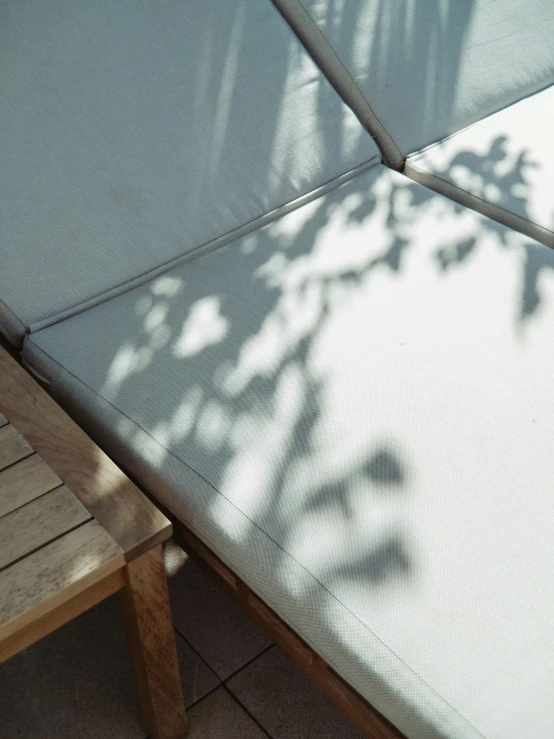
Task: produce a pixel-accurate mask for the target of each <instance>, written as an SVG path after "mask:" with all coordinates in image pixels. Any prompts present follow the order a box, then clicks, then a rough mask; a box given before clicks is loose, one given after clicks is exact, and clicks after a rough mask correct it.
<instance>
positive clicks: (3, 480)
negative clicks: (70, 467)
mask: <svg viewBox="0 0 554 739" xmlns="http://www.w3.org/2000/svg"><path fill="white" fill-rule="evenodd" d="M61 484H62V481H61V480H60V478H59V477H58V476H57V475H56V473H55V472H53V471H52V470H51V469H50V467H49V466H48V465H47V464H46V462H45V461H44V460H43V459H41V458H40V457H39V455H38V454H33V455H32V456H31V457H27V458H26V459H22V460H21V462H18V463H17V464H14V465H12V466H11V467H8V469H6V470H3V471H2V472H0V518H2V516H6V515H7V514H8V513H11V512H12V511H15V509H16V508H19V507H20V506H22V505H25V504H26V503H29V502H30V501H31V500H34V499H35V498H38V497H39V495H43V494H44V493H47V492H48V491H49V490H53V489H54V488H57V487H59V486H60V485H61Z"/></svg>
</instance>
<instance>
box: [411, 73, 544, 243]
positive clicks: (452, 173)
mask: <svg viewBox="0 0 554 739" xmlns="http://www.w3.org/2000/svg"><path fill="white" fill-rule="evenodd" d="M405 173H406V174H407V175H409V176H410V177H412V178H413V179H414V180H417V181H418V182H421V183H422V184H424V185H427V186H428V187H432V188H433V190H437V191H438V192H441V193H443V194H444V195H447V196H448V197H450V198H453V199H454V200H457V201H458V202H460V203H462V204H463V205H467V206H468V207H470V208H474V209H475V210H478V211H479V212H480V213H484V214H485V215H488V216H490V217H491V218H496V219H497V220H498V221H500V222H501V223H505V224H506V225H507V226H510V227H511V228H515V229H517V230H518V231H522V232H523V233H526V234H528V235H529V236H532V237H533V238H535V239H537V240H538V241H542V242H543V243H544V244H548V246H552V247H554V86H551V87H548V88H546V89H545V90H542V91H541V92H538V93H537V94H536V95H532V96H531V97H529V98H526V99H525V100H521V101H519V102H517V103H515V104H514V105H511V106H510V107H508V108H505V109H504V110H501V111H500V112H499V113H495V114H494V115H491V116H489V117H488V118H485V119H484V120H482V121H479V123H475V124H473V126H470V127H469V128H466V129H465V130H464V131H461V132H460V133H457V134H455V135H454V136H451V137H450V138H448V139H446V140H445V141H441V142H439V143H438V144H434V145H433V146H431V147H429V148H428V149H425V150H424V151H422V152H419V153H417V154H413V155H412V156H410V157H408V159H407V160H406V168H405Z"/></svg>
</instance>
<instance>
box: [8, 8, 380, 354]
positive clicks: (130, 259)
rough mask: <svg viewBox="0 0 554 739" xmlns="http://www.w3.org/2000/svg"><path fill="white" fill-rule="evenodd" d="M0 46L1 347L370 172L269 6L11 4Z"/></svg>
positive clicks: (362, 148) (367, 156)
mask: <svg viewBox="0 0 554 739" xmlns="http://www.w3.org/2000/svg"><path fill="white" fill-rule="evenodd" d="M0 49H1V51H0V66H1V67H2V68H3V69H4V71H5V74H3V75H2V79H3V81H2V110H3V122H2V133H1V135H0V136H1V138H0V152H1V153H0V161H1V166H2V171H3V179H4V181H5V186H4V187H3V191H2V203H1V205H2V212H3V228H2V236H1V241H0V264H1V269H0V300H1V301H2V303H3V304H4V305H5V306H6V308H5V310H4V311H2V312H1V313H0V317H1V320H2V326H3V328H1V330H2V331H3V332H4V333H5V334H6V335H8V336H9V337H11V338H12V339H13V338H14V336H13V334H14V331H15V333H16V334H17V336H16V337H15V339H16V340H18V339H20V338H21V330H18V329H17V328H14V325H15V322H14V321H11V322H10V324H9V326H8V319H7V318H5V316H7V315H8V311H9V312H10V314H11V315H13V316H15V317H16V318H17V321H18V323H19V329H21V326H22V327H23V330H24V329H25V327H28V326H29V325H31V324H35V323H40V322H41V321H43V320H44V319H51V318H52V317H54V316H57V315H59V314H63V313H64V312H65V311H70V312H71V311H72V310H74V309H75V307H76V306H78V305H80V304H82V303H84V302H86V301H89V300H94V299H98V296H102V295H104V294H106V293H108V294H110V291H116V292H117V291H120V290H122V289H125V288H126V286H127V285H128V284H129V283H130V284H132V283H133V281H137V280H139V281H140V280H141V279H142V280H144V279H146V278H147V277H148V276H149V275H150V274H151V273H155V271H156V270H158V269H160V267H163V266H164V265H167V264H168V263H172V262H174V261H175V260H179V259H181V258H186V257H187V255H189V254H190V253H191V252H193V251H194V250H195V249H197V248H199V247H202V246H203V245H205V244H210V243H211V242H213V241H214V240H217V239H221V238H224V237H225V236H226V235H227V234H229V233H230V232H234V231H235V230H236V229H239V228H242V227H245V226H247V225H248V224H252V223H255V222H257V221H258V219H260V218H263V217H267V216H268V214H275V213H277V212H279V209H280V208H282V207H284V206H287V205H289V204H291V203H293V202H296V201H298V200H299V199H300V200H301V199H302V198H305V197H307V196H308V195H309V194H310V193H313V192H314V191H317V190H318V188H322V187H323V188H324V187H328V186H330V184H329V183H332V182H334V181H335V180H336V179H337V178H340V177H343V176H345V175H347V174H348V173H350V172H352V171H353V170H357V169H358V168H360V167H364V166H370V165H371V164H372V163H377V162H378V161H379V159H380V157H379V153H378V150H377V148H376V146H375V144H374V142H373V141H372V139H371V137H370V136H368V135H367V133H366V132H364V131H363V129H362V127H361V126H360V124H359V122H358V121H357V120H356V118H355V116H354V115H353V114H352V113H351V111H350V110H349V109H348V108H347V107H346V106H345V105H344V103H343V102H342V101H341V100H340V98H339V96H338V95H337V94H336V92H335V91H334V89H333V88H332V87H331V85H330V84H329V83H328V82H327V81H326V79H325V78H324V76H323V75H322V74H321V72H319V70H318V69H317V67H316V66H315V64H314V63H313V62H312V60H311V59H310V57H309V55H308V54H307V52H305V51H304V49H303V48H302V46H301V44H300V43H299V42H298V40H297V39H296V37H295V36H294V34H293V33H292V32H291V30H290V28H289V27H288V25H287V24H286V23H285V22H284V20H283V19H282V18H281V16H280V14H279V13H278V12H277V11H276V9H275V8H274V7H273V5H272V4H271V3H270V2H269V0H262V2H255V3H253V2H249V1H247V0H229V1H228V2H224V3H221V2H216V0H208V1H206V0H202V1H200V0H190V1H189V2H186V3H180V2H164V3H162V4H156V3H151V2H123V1H122V0H116V1H115V2H111V1H109V0H100V1H99V2H95V3H92V4H91V3H88V2H85V1H84V0H77V1H76V2H74V1H73V0H47V2H43V1H42V0H32V1H31V2H26V3H18V2H9V3H7V4H5V5H4V7H3V10H2V23H1V24H0Z"/></svg>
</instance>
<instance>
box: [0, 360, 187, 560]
mask: <svg viewBox="0 0 554 739" xmlns="http://www.w3.org/2000/svg"><path fill="white" fill-rule="evenodd" d="M0 408H2V411H3V413H5V414H6V415H7V417H8V418H9V419H10V421H11V422H12V423H13V424H14V425H15V426H16V427H17V428H18V429H19V431H21V433H23V434H24V435H25V438H26V439H27V440H28V442H29V443H30V444H31V445H32V446H33V448H34V449H35V450H36V451H37V452H38V454H40V456H41V457H42V458H43V459H44V460H45V461H46V462H47V463H48V464H49V465H50V467H51V468H52V469H53V470H54V471H55V472H56V474H57V475H58V476H59V477H60V478H61V479H62V480H63V481H64V483H65V484H66V485H67V486H68V487H69V488H70V489H71V490H72V491H73V493H74V494H75V495H76V496H77V497H78V498H79V500H80V501H81V503H83V505H84V506H85V507H86V508H88V510H89V511H90V512H91V513H92V515H93V516H94V517H95V518H96V519H97V520H98V521H99V522H100V523H101V524H102V526H103V527H104V528H105V529H106V531H108V532H109V533H110V534H111V536H112V537H113V538H114V539H115V541H116V542H117V543H118V544H119V545H120V546H121V548H122V549H123V550H124V552H125V553H126V557H127V559H128V560H131V559H133V558H134V557H137V556H139V555H140V554H142V553H143V552H145V551H147V550H148V549H150V548H151V547H153V546H155V545H156V544H159V543H161V542H162V541H165V539H168V538H169V537H170V536H171V531H172V529H171V524H170V522H169V521H168V520H167V518H166V517H165V516H164V515H163V514H162V513H160V511H159V510H158V509H157V508H156V507H155V506H154V505H153V504H152V503H151V502H150V501H149V500H147V499H146V498H145V497H144V495H142V493H141V492H140V491H139V490H138V488H137V487H136V486H135V485H134V484H133V483H132V482H131V481H130V480H129V478H128V477H126V475H124V474H123V472H122V471H121V470H120V469H119V468H118V467H117V466H116V465H115V464H114V463H113V462H112V461H111V460H110V459H109V457H108V456H107V455H106V454H104V453H103V452H102V451H100V449H99V448H98V447H97V446H96V444H94V442H93V441H92V440H91V439H90V438H89V437H88V436H87V435H86V434H85V433H84V431H83V430H82V429H81V428H79V426H77V424H76V423H74V422H73V421H72V420H71V419H70V418H69V417H68V415H67V414H66V413H65V412H64V411H63V410H62V409H61V408H60V407H59V406H58V405H57V403H55V402H54V401H53V400H52V398H51V397H50V396H49V395H48V394H47V393H46V392H45V391H44V390H43V389H42V388H41V387H40V386H39V385H38V384H37V382H36V381H35V380H34V379H33V378H32V377H31V376H30V375H29V374H28V373H27V372H25V370H24V369H23V368H22V367H21V366H20V365H18V364H17V362H16V361H15V360H14V359H13V358H12V357H10V356H9V354H7V352H6V351H5V350H3V349H2V348H0Z"/></svg>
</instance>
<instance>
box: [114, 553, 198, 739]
mask: <svg viewBox="0 0 554 739" xmlns="http://www.w3.org/2000/svg"><path fill="white" fill-rule="evenodd" d="M125 580H126V587H125V588H124V589H123V590H122V591H121V596H120V600H121V608H122V613H123V620H124V623H125V631H126V634H127V641H128V643H129V648H130V651H131V661H132V663H133V670H134V673H135V680H136V683H137V689H138V693H139V699H140V704H141V711H142V720H143V722H144V725H145V728H146V730H147V731H148V734H149V736H150V739H182V738H183V737H184V736H185V734H186V731H187V720H186V716H185V708H184V705H183V695H182V691H181V683H180V679H179V666H178V663H177V652H176V647H175V634H174V632H173V624H172V622H171V611H170V607H169V594H168V590H167V580H166V575H165V570H164V566H163V554H162V547H161V545H158V546H157V547H155V548H154V549H151V550H150V551H148V552H146V554H143V555H142V556H141V557H138V558H137V559H135V560H133V561H132V562H129V564H127V565H126V567H125Z"/></svg>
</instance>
